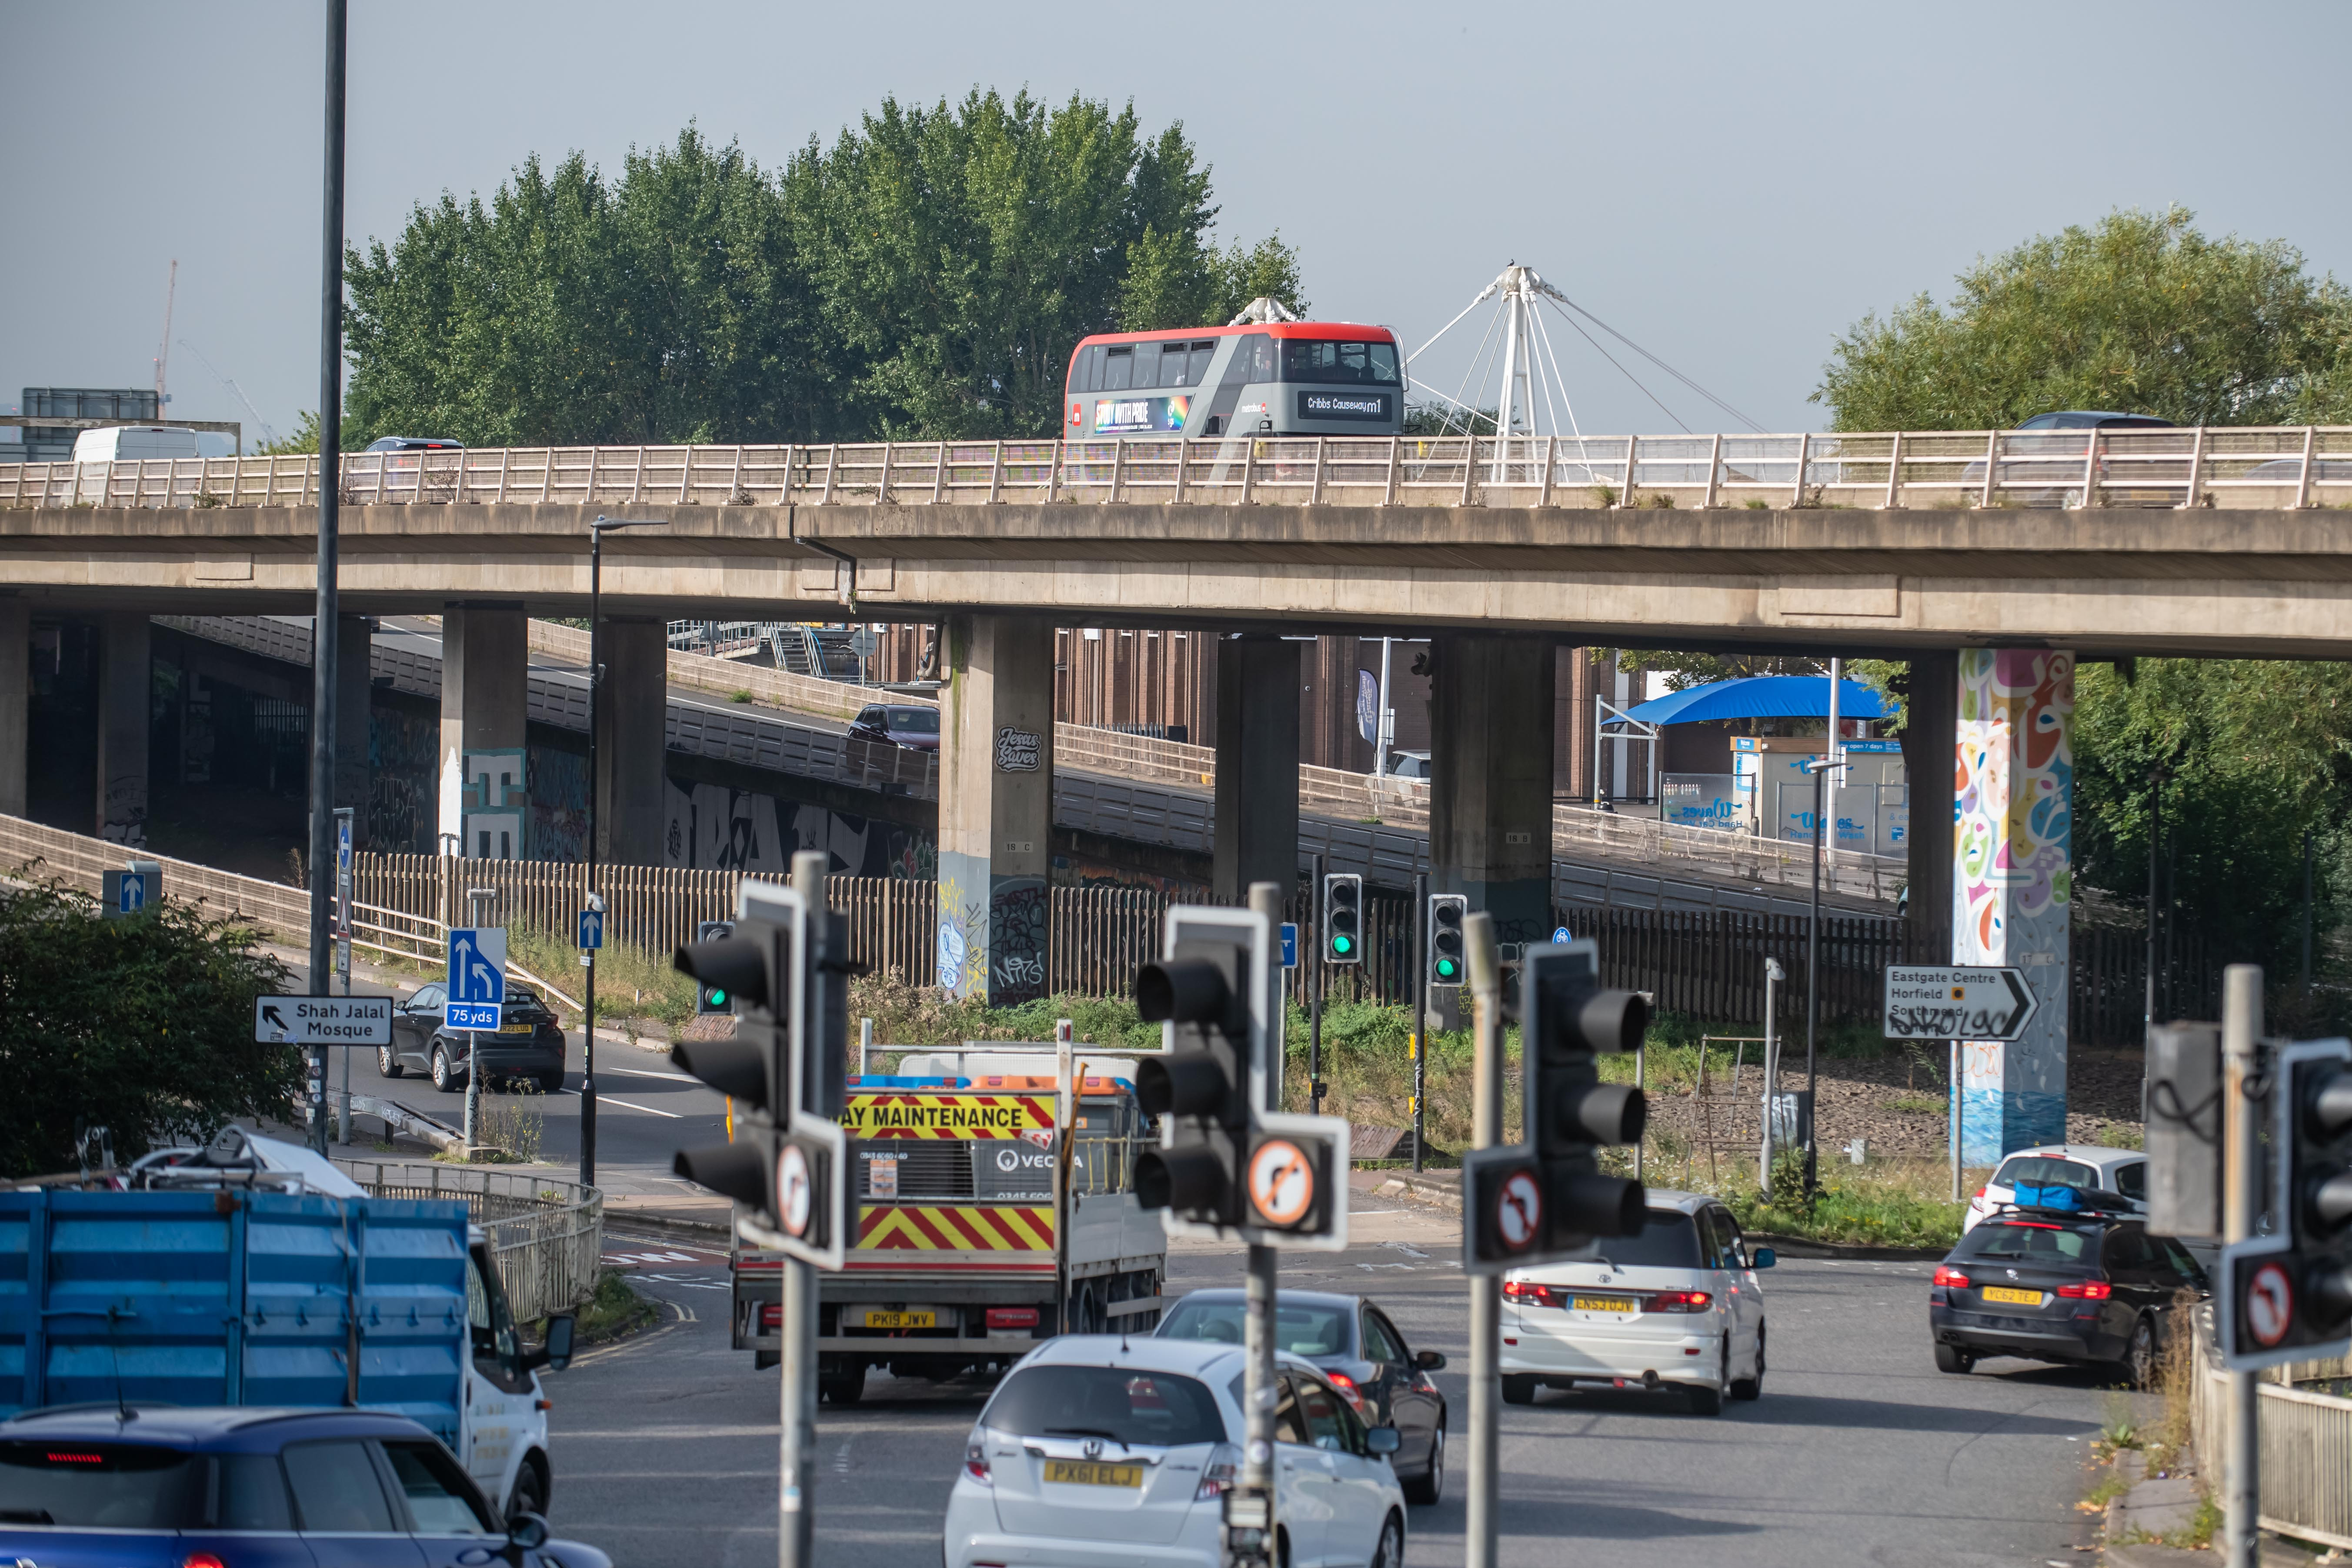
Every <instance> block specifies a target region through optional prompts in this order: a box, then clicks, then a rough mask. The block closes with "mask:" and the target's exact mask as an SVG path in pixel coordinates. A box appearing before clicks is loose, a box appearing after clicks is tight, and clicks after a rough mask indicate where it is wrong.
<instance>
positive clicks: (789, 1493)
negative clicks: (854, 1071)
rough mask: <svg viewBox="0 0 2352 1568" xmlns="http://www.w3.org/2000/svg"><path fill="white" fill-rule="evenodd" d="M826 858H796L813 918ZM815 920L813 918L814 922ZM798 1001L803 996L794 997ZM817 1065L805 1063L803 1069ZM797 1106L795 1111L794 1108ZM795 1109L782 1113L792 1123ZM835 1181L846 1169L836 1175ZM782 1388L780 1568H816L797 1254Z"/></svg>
mask: <svg viewBox="0 0 2352 1568" xmlns="http://www.w3.org/2000/svg"><path fill="white" fill-rule="evenodd" d="M825 866H826V857H825V855H824V851H823V850H815V849H804V850H802V851H801V852H800V853H799V854H796V855H794V856H793V890H794V891H795V892H797V893H799V894H800V896H801V897H802V898H803V900H806V901H807V903H808V907H809V909H810V910H811V911H812V912H813V914H814V915H815V916H822V915H823V913H824V910H826V909H827V908H828V907H829V906H828V905H827V904H826V902H825V892H824V873H825ZM812 924H814V921H812ZM793 963H795V964H797V965H799V966H800V967H801V971H802V973H803V975H804V976H805V975H806V974H807V963H808V961H807V957H806V955H804V954H802V953H794V954H793ZM793 1005H802V998H801V997H800V996H799V995H797V994H796V995H795V996H794V997H793ZM812 1065H813V1064H811V1063H808V1062H803V1063H802V1064H801V1070H802V1071H803V1072H805V1071H807V1070H809V1068H810V1067H811V1066H812ZM793 1109H796V1107H793ZM791 1116H792V1109H787V1110H786V1111H785V1112H784V1121H786V1122H789V1121H791ZM844 1178H845V1173H840V1172H836V1173H835V1179H836V1180H840V1179H844ZM783 1288H784V1321H783V1331H784V1334H783V1338H784V1343H783V1373H784V1375H783V1380H782V1382H783V1387H782V1395H781V1400H782V1404H781V1406H780V1408H779V1410H778V1412H777V1415H778V1417H779V1421H780V1424H781V1425H782V1427H783V1443H782V1478H781V1479H782V1489H781V1491H780V1493H779V1495H778V1498H777V1509H778V1514H777V1518H776V1563H777V1568H815V1564H816V1269H815V1268H814V1266H812V1265H810V1264H808V1263H806V1262H803V1260H801V1259H800V1258H789V1257H788V1258H785V1259H784V1279H783Z"/></svg>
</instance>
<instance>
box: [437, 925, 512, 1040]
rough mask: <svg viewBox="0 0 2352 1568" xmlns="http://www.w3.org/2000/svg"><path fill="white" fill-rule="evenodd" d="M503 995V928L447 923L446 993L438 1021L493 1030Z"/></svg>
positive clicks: (505, 946) (496, 1025) (454, 1025)
mask: <svg viewBox="0 0 2352 1568" xmlns="http://www.w3.org/2000/svg"><path fill="white" fill-rule="evenodd" d="M506 999H507V932H506V928H505V927H504V926H452V927H450V928H449V996H448V1001H447V1002H446V1004H445V1005H444V1006H443V1008H442V1014H441V1016H442V1022H443V1023H444V1024H445V1025H446V1026H447V1027H449V1028H452V1029H485V1030H495V1029H496V1028H497V1027H498V1026H499V1008H500V1007H501V1006H503V1005H505V1003H506Z"/></svg>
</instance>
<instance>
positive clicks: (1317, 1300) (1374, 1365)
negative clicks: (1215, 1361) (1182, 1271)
mask: <svg viewBox="0 0 2352 1568" xmlns="http://www.w3.org/2000/svg"><path fill="white" fill-rule="evenodd" d="M1247 1310H1248V1298H1247V1297H1246V1296H1245V1295H1244V1292H1242V1291H1239V1290H1195V1291H1193V1292H1192V1294H1191V1295H1189V1296H1186V1297H1184V1298H1183V1299H1182V1300H1180V1301H1178V1302H1177V1303H1176V1305H1175V1306H1174V1307H1173V1308H1172V1309H1171V1310H1169V1313H1168V1315H1167V1317H1166V1318H1165V1319H1164V1320H1163V1321H1161V1322H1160V1327H1159V1328H1158V1329H1157V1330H1156V1331H1155V1333H1156V1335H1157V1337H1159V1338H1160V1339H1167V1340H1208V1341H1212V1342H1216V1343H1220V1344H1236V1345H1237V1344H1240V1343H1241V1342H1242V1341H1243V1337H1244V1329H1243V1315H1244V1312H1246V1311H1247ZM1274 1343H1275V1348H1276V1350H1278V1351H1286V1352H1289V1353H1290V1354H1292V1355H1297V1356H1303V1357H1304V1358H1306V1359H1307V1360H1308V1361H1310V1362H1313V1363H1315V1366H1316V1369H1317V1370H1318V1371H1319V1372H1321V1373H1323V1375H1324V1376H1326V1377H1328V1378H1329V1379H1330V1380H1331V1382H1332V1384H1333V1385H1334V1386H1336V1387H1337V1388H1338V1389H1339V1392H1340V1393H1342V1394H1346V1395H1347V1396H1348V1398H1349V1401H1350V1402H1351V1403H1352V1404H1354V1405H1355V1406H1356V1410H1357V1413H1358V1414H1359V1415H1362V1416H1363V1418H1364V1424H1365V1425H1366V1426H1394V1427H1395V1428H1396V1429H1397V1436H1398V1437H1399V1439H1400V1443H1399V1447H1398V1448H1397V1451H1396V1454H1395V1456H1394V1458H1392V1459H1391V1461H1390V1462H1391V1464H1392V1465H1393V1466H1394V1467H1395V1468H1396V1474H1397V1481H1398V1484H1399V1485H1401V1486H1402V1487H1403V1489H1404V1497H1405V1500H1406V1501H1407V1502H1410V1503H1414V1504H1427V1503H1433V1502H1435V1501H1436V1500H1438V1498H1439V1496H1440V1495H1441V1494H1442V1493H1443V1492H1444V1489H1445V1426H1446V1408H1445V1395H1444V1394H1441V1393H1439V1392H1438V1390H1437V1384H1435V1383H1433V1382H1432V1381H1431V1379H1430V1375H1429V1374H1430V1373H1433V1372H1439V1371H1442V1370H1444V1366H1445V1357H1444V1355H1443V1354H1441V1353H1440V1352H1436V1351H1421V1352H1414V1351H1413V1350H1412V1349H1411V1348H1410V1347H1409V1346H1407V1345H1406V1343H1405V1338H1404V1335H1403V1334H1402V1332H1401V1331H1399V1330H1398V1328H1397V1326H1396V1323H1395V1321H1393V1320H1392V1319H1391V1318H1390V1317H1389V1315H1388V1314H1387V1313H1386V1312H1383V1311H1381V1310H1380V1308H1379V1307H1377V1306H1375V1305H1374V1304H1373V1303H1372V1302H1371V1301H1370V1300H1366V1299H1365V1298H1364V1297H1361V1296H1340V1295H1335V1294H1332V1293H1330V1292H1328V1291H1322V1290H1285V1291H1282V1292H1281V1293H1280V1294H1279V1295H1277V1296H1276V1298H1275V1339H1274Z"/></svg>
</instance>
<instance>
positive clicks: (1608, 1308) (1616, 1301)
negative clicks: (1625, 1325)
mask: <svg viewBox="0 0 2352 1568" xmlns="http://www.w3.org/2000/svg"><path fill="white" fill-rule="evenodd" d="M1570 1300H1571V1301H1573V1302H1574V1303H1575V1306H1576V1309H1577V1310H1579V1311H1580V1312H1638V1311H1640V1310H1642V1304H1641V1303H1640V1302H1639V1301H1637V1300H1634V1299H1633V1297H1631V1296H1575V1297H1571V1298H1570Z"/></svg>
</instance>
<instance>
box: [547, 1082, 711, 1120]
mask: <svg viewBox="0 0 2352 1568" xmlns="http://www.w3.org/2000/svg"><path fill="white" fill-rule="evenodd" d="M563 1092H564V1093H566V1094H568V1095H570V1096H572V1098H573V1099H574V1100H577V1099H579V1098H580V1091H579V1090H578V1089H565V1090H564V1091H563ZM596 1103H597V1104H599V1105H618V1106H622V1107H624V1108H625V1109H627V1110H642V1111H644V1112H645V1113H646V1115H647V1116H662V1117H667V1118H668V1119H669V1120H670V1121H685V1120H686V1118H685V1117H684V1116H682V1115H680V1114H679V1113H678V1112H677V1111H675V1110H656V1109H655V1108H654V1107H653V1106H650V1105H639V1104H638V1103H637V1102H636V1101H635V1100H619V1099H615V1098H614V1096H612V1095H609V1094H600V1095H598V1096H597V1097H596Z"/></svg>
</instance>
